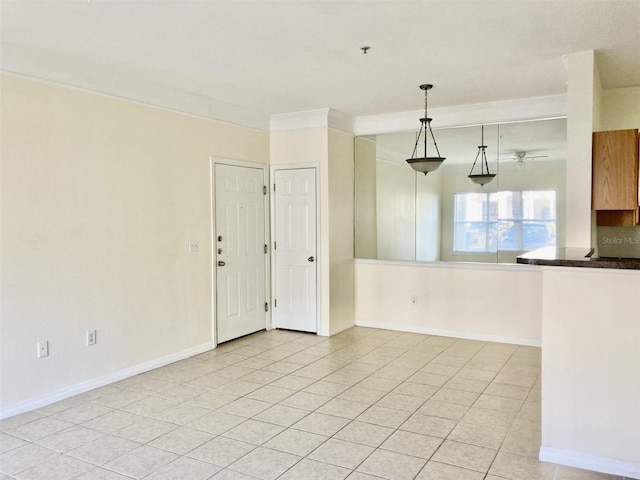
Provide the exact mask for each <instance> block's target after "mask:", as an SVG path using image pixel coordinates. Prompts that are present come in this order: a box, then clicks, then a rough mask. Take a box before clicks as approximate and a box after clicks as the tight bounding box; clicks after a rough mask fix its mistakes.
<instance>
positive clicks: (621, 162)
mask: <svg viewBox="0 0 640 480" xmlns="http://www.w3.org/2000/svg"><path fill="white" fill-rule="evenodd" d="M592 178H593V182H592V187H593V190H592V208H593V209H594V210H637V209H638V130H615V131H610V132H594V134H593V177H592Z"/></svg>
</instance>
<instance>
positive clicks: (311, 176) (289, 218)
mask: <svg viewBox="0 0 640 480" xmlns="http://www.w3.org/2000/svg"><path fill="white" fill-rule="evenodd" d="M274 182H275V193H274V202H275V204H274V212H275V235H274V237H275V244H274V249H275V250H274V258H275V260H274V268H275V272H274V285H275V288H274V291H275V295H274V308H273V315H274V325H275V327H276V328H286V329H290V330H299V331H303V332H317V318H316V317H317V313H316V312H317V308H316V305H317V293H316V284H317V277H316V273H317V265H318V263H317V252H316V242H317V239H316V171H315V169H314V168H300V169H291V170H276V171H275V173H274Z"/></svg>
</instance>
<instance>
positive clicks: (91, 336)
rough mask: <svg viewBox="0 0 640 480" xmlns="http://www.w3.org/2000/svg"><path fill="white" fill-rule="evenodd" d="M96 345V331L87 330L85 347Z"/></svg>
mask: <svg viewBox="0 0 640 480" xmlns="http://www.w3.org/2000/svg"><path fill="white" fill-rule="evenodd" d="M95 344H96V331H95V330H87V347H88V346H90V345H95Z"/></svg>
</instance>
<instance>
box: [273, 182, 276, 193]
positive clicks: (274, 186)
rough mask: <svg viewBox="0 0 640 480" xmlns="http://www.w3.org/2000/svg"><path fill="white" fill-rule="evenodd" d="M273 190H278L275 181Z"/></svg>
mask: <svg viewBox="0 0 640 480" xmlns="http://www.w3.org/2000/svg"><path fill="white" fill-rule="evenodd" d="M273 191H274V192H275V191H276V184H275V183H274V184H273Z"/></svg>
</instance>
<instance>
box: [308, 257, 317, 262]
mask: <svg viewBox="0 0 640 480" xmlns="http://www.w3.org/2000/svg"><path fill="white" fill-rule="evenodd" d="M314 260H315V258H313V257H309V258H307V261H309V262H313V261H314Z"/></svg>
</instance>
